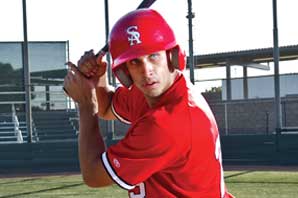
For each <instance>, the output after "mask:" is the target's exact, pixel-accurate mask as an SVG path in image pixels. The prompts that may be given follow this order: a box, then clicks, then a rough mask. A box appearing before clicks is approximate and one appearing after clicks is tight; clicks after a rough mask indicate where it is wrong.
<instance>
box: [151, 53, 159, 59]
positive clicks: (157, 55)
mask: <svg viewBox="0 0 298 198" xmlns="http://www.w3.org/2000/svg"><path fill="white" fill-rule="evenodd" d="M158 57H159V54H157V53H154V54H150V58H151V59H157V58H158Z"/></svg>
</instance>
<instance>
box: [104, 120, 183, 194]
mask: <svg viewBox="0 0 298 198" xmlns="http://www.w3.org/2000/svg"><path fill="white" fill-rule="evenodd" d="M173 145H175V141H174V139H173V138H172V137H171V136H170V135H169V132H168V131H166V130H165V129H163V128H161V127H159V126H158V124H156V122H155V121H154V120H152V121H151V122H146V123H145V122H141V123H139V124H138V125H137V126H134V127H132V128H131V129H130V131H129V132H128V134H127V136H126V137H125V138H124V139H122V140H121V141H119V142H118V143H117V144H116V145H113V146H111V147H109V149H108V150H107V152H105V153H103V154H102V161H103V164H104V167H105V168H106V170H107V172H108V173H109V175H110V176H111V178H113V180H114V181H115V182H116V183H117V184H118V185H119V186H121V187H123V188H125V189H127V190H130V189H133V188H134V185H136V184H138V183H140V182H143V181H145V180H146V179H147V178H149V177H150V176H151V175H153V174H154V173H156V172H159V171H161V170H165V169H166V168H167V167H169V165H170V164H171V163H174V162H175V160H176V159H177V158H178V156H179V152H178V151H177V150H176V148H175V146H173Z"/></svg>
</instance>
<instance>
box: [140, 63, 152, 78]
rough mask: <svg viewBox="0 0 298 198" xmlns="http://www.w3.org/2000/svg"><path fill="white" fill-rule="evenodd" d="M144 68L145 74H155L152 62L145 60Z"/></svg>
mask: <svg viewBox="0 0 298 198" xmlns="http://www.w3.org/2000/svg"><path fill="white" fill-rule="evenodd" d="M142 69H143V71H142V72H143V74H144V75H145V76H151V75H152V74H153V65H152V63H150V62H144V63H143V64H142Z"/></svg>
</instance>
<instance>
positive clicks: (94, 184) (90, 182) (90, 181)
mask: <svg viewBox="0 0 298 198" xmlns="http://www.w3.org/2000/svg"><path fill="white" fill-rule="evenodd" d="M82 177H83V181H84V183H85V184H86V185H87V186H89V187H91V188H100V187H105V186H109V185H111V184H110V183H108V182H107V181H105V180H100V179H98V178H96V177H94V176H92V175H91V176H86V175H84V174H83V175H82Z"/></svg>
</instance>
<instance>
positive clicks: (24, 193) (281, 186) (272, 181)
mask: <svg viewBox="0 0 298 198" xmlns="http://www.w3.org/2000/svg"><path fill="white" fill-rule="evenodd" d="M225 180H226V183H227V187H228V188H229V191H230V192H231V193H232V194H234V195H235V196H236V197H237V198H256V197H257V198H266V197H268V198H297V197H298V172H294V171H292V172H290V171H289V172H287V171H226V172H225ZM20 197H22V198H29V197H30V198H32V197H34V198H62V197H67V198H72V197H75V198H93V197H94V198H112V197H113V198H127V197H128V196H127V192H126V191H124V190H122V189H120V188H119V187H118V186H112V187H106V188H101V189H91V188H88V187H87V186H86V185H84V184H83V182H82V179H81V176H80V175H59V176H35V177H15V178H1V179H0V198H20Z"/></svg>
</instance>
